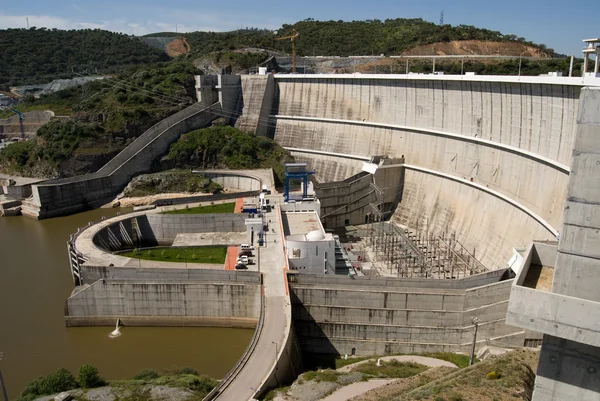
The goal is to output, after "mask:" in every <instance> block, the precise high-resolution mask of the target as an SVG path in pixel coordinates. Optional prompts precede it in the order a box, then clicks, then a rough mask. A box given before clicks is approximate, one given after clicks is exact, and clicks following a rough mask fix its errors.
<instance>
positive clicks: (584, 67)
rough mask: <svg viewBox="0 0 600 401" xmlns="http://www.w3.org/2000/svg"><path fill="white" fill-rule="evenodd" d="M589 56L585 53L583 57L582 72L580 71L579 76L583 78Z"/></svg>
mask: <svg viewBox="0 0 600 401" xmlns="http://www.w3.org/2000/svg"><path fill="white" fill-rule="evenodd" d="M589 57H590V56H589V55H588V54H587V53H585V54H584V55H583V70H582V71H581V75H582V76H583V77H585V73H586V72H587V69H588V60H589Z"/></svg>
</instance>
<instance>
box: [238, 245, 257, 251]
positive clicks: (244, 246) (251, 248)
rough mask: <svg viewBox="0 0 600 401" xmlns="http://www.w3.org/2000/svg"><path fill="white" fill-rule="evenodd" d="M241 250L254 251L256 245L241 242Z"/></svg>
mask: <svg viewBox="0 0 600 401" xmlns="http://www.w3.org/2000/svg"><path fill="white" fill-rule="evenodd" d="M240 250H242V251H253V250H254V247H253V246H252V245H250V244H241V245H240Z"/></svg>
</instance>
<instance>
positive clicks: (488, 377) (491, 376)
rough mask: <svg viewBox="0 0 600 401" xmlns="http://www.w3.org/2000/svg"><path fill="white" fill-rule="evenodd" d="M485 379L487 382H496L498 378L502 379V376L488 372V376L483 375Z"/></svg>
mask: <svg viewBox="0 0 600 401" xmlns="http://www.w3.org/2000/svg"><path fill="white" fill-rule="evenodd" d="M485 377H487V379H488V380H498V379H499V378H500V377H502V375H500V373H498V372H495V371H493V370H492V371H491V372H488V374H487V375H485Z"/></svg>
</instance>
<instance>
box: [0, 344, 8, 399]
mask: <svg viewBox="0 0 600 401" xmlns="http://www.w3.org/2000/svg"><path fill="white" fill-rule="evenodd" d="M3 356H4V352H0V361H1V360H2V357H3ZM0 386H1V387H2V396H3V397H4V401H8V395H7V394H6V387H5V386H4V379H3V378H2V371H1V370H0Z"/></svg>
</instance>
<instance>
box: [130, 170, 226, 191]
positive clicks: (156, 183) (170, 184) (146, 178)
mask: <svg viewBox="0 0 600 401" xmlns="http://www.w3.org/2000/svg"><path fill="white" fill-rule="evenodd" d="M220 190H221V186H220V185H219V184H216V183H214V182H212V181H211V180H210V179H208V178H206V177H204V176H203V175H202V174H196V173H191V172H189V171H183V170H171V171H163V172H159V173H153V174H142V175H139V176H137V177H135V178H134V179H133V180H131V182H130V183H129V185H127V187H126V188H125V190H124V191H123V194H124V195H125V196H126V197H135V196H146V195H155V194H161V193H165V192H217V191H220Z"/></svg>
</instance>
